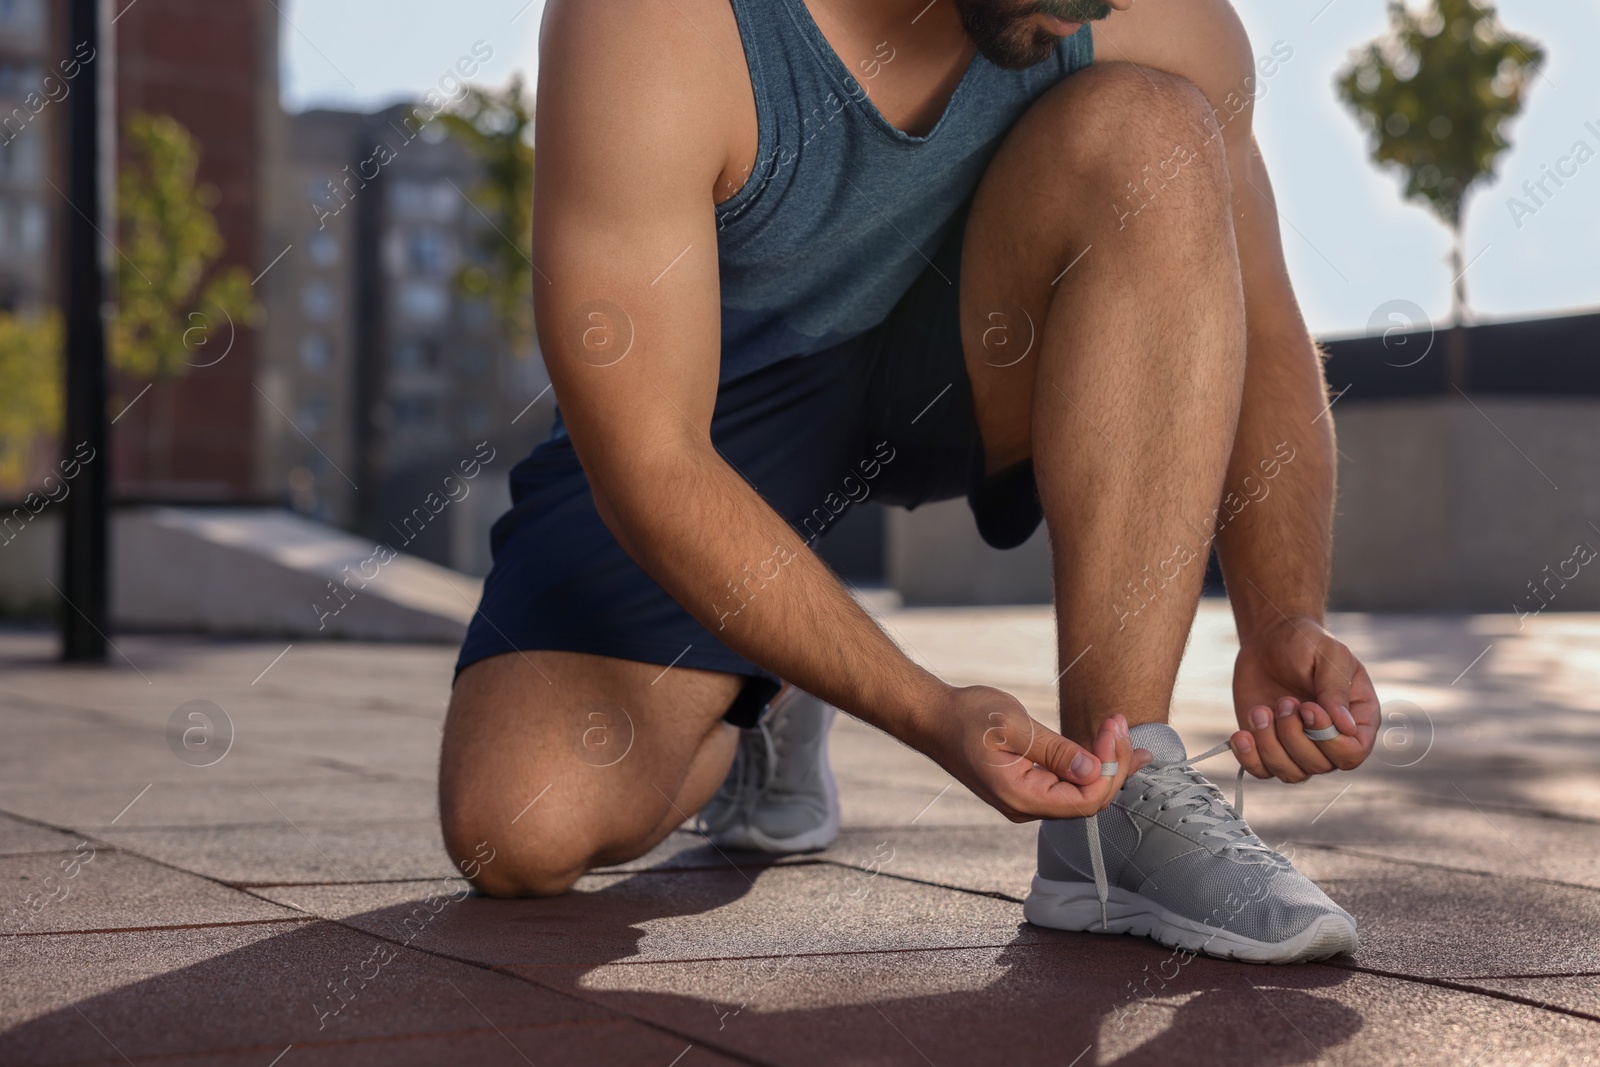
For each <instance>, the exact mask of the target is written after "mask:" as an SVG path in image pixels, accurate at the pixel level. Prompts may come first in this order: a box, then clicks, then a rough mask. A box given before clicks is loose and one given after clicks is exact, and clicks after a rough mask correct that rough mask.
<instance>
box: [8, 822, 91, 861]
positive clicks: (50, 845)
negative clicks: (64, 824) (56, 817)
mask: <svg viewBox="0 0 1600 1067" xmlns="http://www.w3.org/2000/svg"><path fill="white" fill-rule="evenodd" d="M80 840H82V838H79V837H77V836H76V835H74V834H69V833H66V832H64V831H61V830H52V829H48V828H46V827H42V826H36V825H34V824H33V823H29V822H24V821H22V820H21V819H14V818H12V817H10V816H9V815H0V856H12V855H16V854H18V853H23V852H58V851H62V850H66V851H69V852H70V851H71V850H72V849H74V848H76V847H77V845H78V842H79V841H80Z"/></svg>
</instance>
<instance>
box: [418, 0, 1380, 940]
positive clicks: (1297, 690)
mask: <svg viewBox="0 0 1600 1067" xmlns="http://www.w3.org/2000/svg"><path fill="white" fill-rule="evenodd" d="M541 46H542V51H541V65H540V89H539V109H538V128H537V132H538V156H537V167H538V171H537V196H536V201H535V210H534V215H535V219H534V236H535V241H534V248H535V261H536V262H535V266H536V280H535V283H534V284H535V289H536V292H535V296H536V302H537V312H538V317H539V323H540V339H541V343H542V347H543V350H544V357H545V360H546V362H547V364H548V366H549V370H550V376H551V379H552V381H553V382H554V385H555V392H556V396H557V398H558V400H559V405H560V412H561V419H560V422H559V423H558V426H557V429H556V431H555V434H554V436H553V437H552V439H551V440H550V441H549V442H547V443H546V444H544V445H542V446H541V447H539V448H538V449H536V450H535V451H534V453H533V454H532V455H531V456H530V457H529V458H528V459H527V460H525V461H524V462H523V463H522V464H521V465H519V467H518V468H517V470H516V471H515V472H514V473H513V475H512V487H513V498H514V501H515V506H514V507H513V510H512V511H511V512H510V513H509V514H508V515H507V516H505V517H504V518H503V519H502V520H501V521H500V523H499V524H498V525H497V526H496V528H495V531H494V549H495V566H494V570H493V573H492V574H491V575H490V577H489V579H488V582H487V584H486V587H485V592H484V597H483V602H482V604H481V607H480V611H479V614H478V616H477V617H476V618H475V619H474V621H473V624H472V628H471V632H470V634H469V636H468V638H467V641H466V645H465V647H464V648H463V650H462V655H461V661H460V670H459V675H458V680H457V684H456V687H455V693H454V699H453V702H452V705H451V708H450V713H449V719H448V722H447V724H446V730H445V737H444V746H443V755H442V761H441V774H440V778H441V781H440V790H441V810H442V816H443V820H444V831H445V840H446V843H447V845H448V847H449V848H450V851H451V853H452V854H453V855H455V856H457V857H458V858H462V857H470V856H472V855H473V850H474V848H475V847H476V846H477V845H478V844H479V843H480V842H483V841H486V840H487V841H490V842H492V844H493V847H494V849H495V855H496V858H495V860H494V861H493V863H489V864H484V865H483V866H482V868H481V870H480V871H479V873H478V875H477V877H476V879H475V881H476V884H477V885H478V886H479V887H480V888H481V889H483V890H484V891H485V892H488V893H491V894H494V895H501V896H517V895H542V894H553V893H559V892H561V891H563V890H565V889H567V888H568V887H569V886H571V885H572V884H573V882H574V881H575V880H576V879H577V878H578V877H579V876H580V875H581V874H582V873H583V872H584V871H585V870H588V869H590V868H592V867H595V866H599V865H604V864H613V863H617V862H620V861H623V860H627V859H631V858H633V857H636V856H639V855H641V854H643V853H644V852H646V851H648V850H649V849H650V848H651V847H652V846H654V845H655V844H656V843H657V842H659V841H660V840H662V838H664V837H665V836H666V835H667V834H668V833H669V832H670V831H671V830H672V829H673V828H675V827H677V826H679V825H680V824H682V823H683V822H684V821H685V820H686V819H688V818H689V817H690V816H692V815H694V814H695V813H696V812H700V813H701V816H700V819H701V824H702V826H703V828H704V829H705V830H706V832H708V833H709V834H710V835H711V837H712V840H713V841H715V842H717V843H719V844H721V845H724V846H727V845H741V846H746V847H758V848H766V849H768V850H771V851H787V850H800V849H810V848H818V847H822V846H824V845H826V844H827V843H828V842H829V841H831V840H832V838H833V836H834V835H835V834H836V832H837V827H838V809H837V799H836V797H835V794H834V790H833V784H832V776H831V773H830V772H829V771H828V769H827V764H826V744H825V741H826V730H827V725H828V722H829V716H830V715H831V708H834V707H837V708H840V709H843V710H844V711H846V712H848V713H850V714H853V715H855V716H857V717H859V718H861V719H863V720H865V721H866V722H869V723H871V724H873V725H875V726H878V727H880V728H882V729H883V730H886V731H887V732H889V733H890V734H892V735H894V736H895V737H897V738H899V739H900V740H902V741H904V742H906V743H907V744H909V745H911V746H913V747H915V748H916V749H918V750H919V751H921V752H923V753H925V754H926V755H928V756H929V757H930V758H932V759H934V760H935V761H937V762H938V763H939V764H940V765H941V766H942V767H944V768H945V769H946V770H947V771H949V772H950V774H952V775H953V776H954V777H955V778H956V779H957V780H959V781H960V782H961V783H962V784H964V785H966V786H967V787H968V788H969V789H971V790H972V791H973V792H974V793H976V794H977V795H978V796H979V797H981V798H983V799H984V800H985V801H987V802H988V803H990V804H992V805H993V806H994V807H995V808H997V809H998V810H999V811H1001V812H1002V813H1004V814H1005V815H1007V816H1008V817H1009V818H1011V819H1013V820H1017V821H1024V820H1032V819H1042V820H1044V822H1043V823H1042V824H1041V831H1040V837H1039V877H1038V878H1037V879H1035V882H1034V886H1033V891H1032V893H1031V894H1030V896H1029V899H1028V903H1027V907H1026V909H1025V914H1026V915H1027V917H1028V918H1029V919H1030V920H1031V921H1033V922H1035V923H1038V924H1041V925H1046V926H1055V927H1061V928H1065V929H1076V930H1096V931H1108V932H1113V933H1115V932H1132V933H1137V934H1148V935H1150V936H1153V937H1156V938H1157V939H1159V940H1161V941H1163V942H1165V943H1167V944H1172V945H1182V946H1184V947H1185V948H1188V949H1190V950H1195V951H1206V952H1210V953H1212V954H1215V955H1222V956H1236V957H1239V958H1245V959H1253V960H1269V961H1277V962H1288V961H1293V960H1300V959H1313V958H1319V957H1322V956H1327V955H1331V954H1333V953H1336V952H1341V951H1348V950H1351V949H1353V948H1354V947H1355V944H1356V929H1355V923H1354V921H1353V920H1352V919H1351V918H1350V916H1349V915H1347V914H1346V913H1345V912H1344V911H1342V910H1341V909H1339V908H1338V907H1337V906H1336V905H1335V904H1334V903H1333V902H1332V901H1331V900H1329V899H1328V898H1327V897H1326V896H1325V895H1323V893H1322V892H1321V891H1320V890H1319V889H1317V888H1316V887H1315V886H1314V885H1313V884H1312V883H1311V882H1310V881H1308V880H1307V879H1305V878H1304V877H1303V876H1301V875H1299V874H1298V873H1297V872H1295V871H1294V870H1293V868H1292V867H1290V866H1289V865H1288V863H1287V861H1285V860H1283V859H1282V858H1281V857H1280V856H1278V855H1277V854H1276V853H1275V852H1273V851H1272V850H1270V849H1268V848H1267V847H1266V846H1265V845H1263V844H1262V843H1261V842H1260V840H1259V839H1258V838H1257V837H1256V836H1255V835H1254V834H1252V833H1251V832H1250V830H1249V827H1248V826H1247V825H1246V824H1245V823H1244V821H1243V819H1242V818H1240V817H1239V816H1238V813H1237V811H1236V810H1235V809H1234V808H1232V807H1230V806H1229V805H1228V803H1227V802H1226V801H1225V800H1224V798H1223V797H1222V796H1221V794H1220V793H1219V792H1218V791H1217V789H1216V787H1215V786H1213V785H1212V784H1211V783H1209V782H1208V781H1206V780H1205V779H1204V778H1202V777H1201V776H1200V775H1199V774H1198V773H1197V772H1196V771H1194V770H1193V769H1192V768H1191V766H1190V765H1191V763H1192V762H1194V761H1191V760H1188V759H1186V754H1185V752H1184V748H1183V744H1182V742H1181V741H1180V740H1179V738H1178V735H1177V734H1176V732H1174V731H1173V730H1172V729H1171V728H1170V727H1169V726H1167V725H1166V718H1167V713H1168V705H1169V703H1170V701H1171V697H1172V688H1173V682H1174V678H1175V675H1176V671H1177V668H1178V663H1179V659H1180V657H1181V654H1182V651H1183V648H1184V644H1185V641H1186V638H1187V633H1188V629H1189V627H1190V625H1191V623H1192V621H1193V616H1194V612H1195V608H1196V603H1197V600H1198V597H1199V592H1200V588H1201V585H1202V578H1203V571H1204V569H1205V561H1206V558H1207V556H1208V553H1209V549H1210V546H1211V543H1212V540H1213V536H1214V535H1215V538H1216V547H1217V551H1218V553H1219V556H1220V559H1221V562H1222V567H1223V572H1224V576H1225V579H1226V581H1227V585H1228V590H1229V594H1230V597H1231V600H1232V605H1233V609H1234V613H1235V616H1236V619H1237V623H1238V630H1239V636H1240V641H1241V651H1240V654H1239V659H1238V663H1237V666H1236V670H1235V677H1234V697H1235V701H1236V704H1237V708H1238V713H1239V719H1240V726H1241V729H1240V730H1239V732H1237V733H1235V734H1234V735H1233V737H1232V739H1231V741H1230V742H1229V747H1230V748H1231V750H1232V753H1233V755H1234V756H1235V757H1236V758H1237V760H1238V761H1239V763H1240V765H1241V766H1242V768H1243V769H1244V770H1248V771H1249V772H1251V773H1252V774H1253V775H1255V776H1256V777H1260V778H1265V777H1276V778H1279V779H1281V780H1284V781H1289V782H1298V781H1303V780H1305V779H1306V778H1308V777H1310V776H1311V775H1314V774H1321V773H1326V772H1329V771H1333V770H1335V769H1350V768H1353V767H1355V766H1357V765H1358V764H1360V763H1361V762H1362V760H1363V759H1364V758H1365V757H1366V755H1367V754H1368V752H1369V751H1370V750H1371V747H1372V744H1373V740H1374V737H1375V734H1376V730H1377V726H1378V715H1379V712H1378V703H1377V699H1376V697H1375V695H1374V692H1373V689H1372V685H1371V682H1370V681H1369V680H1368V678H1367V675H1366V672H1365V670H1364V669H1363V668H1362V666H1361V665H1360V663H1358V662H1357V661H1356V659H1355V657H1354V656H1352V655H1351V653H1350V651H1349V650H1348V649H1347V648H1346V647H1345V646H1344V645H1343V644H1341V643H1340V642H1339V641H1338V640H1336V639H1335V638H1334V637H1333V636H1332V635H1330V634H1329V633H1328V632H1327V630H1326V629H1325V628H1324V626H1323V621H1324V620H1323V608H1324V601H1325V598H1326V592H1327V574H1328V567H1329V553H1330V548H1329V539H1330V523H1331V509H1332V497H1333V470H1334V468H1333V440H1332V426H1331V418H1330V416H1329V414H1328V405H1327V397H1326V395H1325V386H1324V383H1323V378H1322V374H1321V367H1320V363H1319V361H1318V358H1317V353H1316V350H1315V348H1314V346H1313V344H1312V343H1311V341H1310V340H1309V339H1308V337H1307V333H1306V329H1305V326H1304V324H1303V323H1302V321H1301V317H1300V314H1299V311H1298V308H1297V306H1296V304H1295V300H1294V296H1293V293H1292V292H1291V289H1290V284H1289V279H1288V277H1287V273H1286V271H1285V267H1284V262H1283V253H1282V247H1281V243H1280V239H1279V233H1278V225H1277V215H1276V211H1275V208H1274V205H1273V199H1272V190H1271V187H1270V185H1269V183H1268V179H1267V175H1266V172H1265V169H1264V167H1263V164H1262V160H1261V157H1260V155H1259V154H1258V152H1257V151H1256V149H1255V145H1254V142H1253V139H1252V134H1251V105H1252V100H1253V96H1254V92H1255V86H1256V81H1257V78H1258V77H1259V76H1260V74H1259V72H1258V70H1257V62H1258V61H1257V59H1256V58H1255V57H1254V56H1253V55H1252V52H1251V49H1250V45H1249V42H1248V41H1247V40H1246V38H1245V35H1244V32H1243V30H1242V28H1241V26H1240V24H1239V21H1238V19H1237V17H1236V16H1235V14H1234V12H1233V11H1232V9H1231V8H1230V6H1229V5H1228V4H1227V3H1226V0H1143V2H1141V3H1140V4H1139V5H1138V6H1137V8H1135V5H1134V0H1112V2H1111V3H1109V4H1100V3H1097V2H1092V0H931V2H930V0H607V2H605V3H583V2H580V0H552V2H551V4H550V6H549V8H548V10H547V13H546V17H545V25H544V27H543V31H542V42H541ZM1270 58H1271V57H1266V58H1264V59H1263V60H1262V61H1261V62H1262V63H1263V64H1266V63H1268V62H1270ZM960 496H965V497H966V498H967V499H968V501H969V503H970V505H971V507H972V510H973V513H974V518H975V521H976V523H977V525H978V529H979V531H980V533H981V534H982V535H983V537H984V538H985V539H986V540H987V541H989V542H990V543H991V544H994V545H997V546H1000V547H1011V546H1014V545H1017V544H1020V543H1021V542H1022V541H1023V540H1025V539H1026V538H1027V537H1028V536H1029V535H1030V534H1031V533H1032V532H1033V531H1034V529H1035V528H1036V527H1037V526H1038V524H1039V523H1040V521H1041V519H1042V520H1043V521H1044V522H1045V523H1046V524H1047V526H1048V531H1049V536H1050V543H1051V549H1052V553H1053V561H1054V571H1055V585H1056V609H1057V616H1058V625H1059V634H1060V645H1059V653H1060V662H1061V665H1062V667H1064V668H1065V667H1068V666H1069V665H1070V670H1067V671H1066V673H1065V674H1064V675H1063V676H1062V681H1061V692H1060V701H1061V724H1062V731H1061V733H1060V734H1057V733H1056V732H1054V731H1052V730H1050V729H1049V728H1047V727H1046V726H1044V725H1043V724H1041V723H1038V722H1036V721H1034V720H1032V719H1031V718H1029V716H1028V715H1027V713H1026V712H1025V711H1024V710H1023V708H1022V706H1021V705H1020V704H1019V703H1018V702H1017V701H1016V700H1014V699H1013V698H1011V697H1010V696H1008V695H1007V694H1005V693H1002V692H999V691H996V690H994V689H990V688H986V687H981V686H978V687H970V688H962V689H958V688H953V687H951V686H948V685H946V684H944V683H943V682H941V681H940V680H939V679H937V678H935V677H933V676H932V675H930V674H929V673H927V672H926V671H924V670H922V669H921V668H919V667H917V666H916V665H915V664H913V663H912V662H911V661H910V660H909V659H907V658H906V656H905V655H903V654H902V653H901V651H900V650H899V649H898V648H897V647H896V646H895V644H894V643H893V642H892V641H891V640H889V638H888V637H887V636H886V635H885V634H884V633H883V632H882V630H880V629H879V627H878V626H877V625H875V624H874V623H873V621H872V620H871V619H870V618H869V617H868V616H867V615H866V614H865V613H864V612H863V611H862V609H861V608H860V607H858V606H857V604H856V602H855V601H854V600H853V599H852V598H851V596H850V595H849V594H848V593H847V592H846V591H845V590H844V589H843V588H842V587H841V585H840V583H839V582H838V580H837V579H836V578H835V577H834V576H833V574H832V573H831V572H830V571H829V570H828V569H827V567H826V566H825V565H824V564H823V563H821V562H820V561H819V560H818V558H817V557H816V556H815V555H813V553H812V552H811V549H810V543H811V541H812V540H814V538H815V537H816V536H817V535H819V534H822V533H825V532H826V528H827V527H828V526H829V525H831V523H832V521H834V515H835V512H837V511H839V510H841V508H840V504H841V502H842V501H844V500H845V499H847V498H848V499H855V500H859V499H864V498H867V497H870V498H872V499H875V500H879V501H881V502H884V503H892V504H899V505H903V506H915V505H917V504H920V503H923V502H926V501H929V500H938V499H947V498H951V497H960ZM780 679H781V680H782V682H780V681H779V680H780ZM785 684H786V687H785V688H783V689H782V692H781V693H780V685H785ZM775 697H776V699H774V698H775ZM736 726H738V727H743V729H742V730H741V729H736ZM736 756H737V758H736ZM719 784H720V786H721V788H720V790H719ZM702 809H704V810H702Z"/></svg>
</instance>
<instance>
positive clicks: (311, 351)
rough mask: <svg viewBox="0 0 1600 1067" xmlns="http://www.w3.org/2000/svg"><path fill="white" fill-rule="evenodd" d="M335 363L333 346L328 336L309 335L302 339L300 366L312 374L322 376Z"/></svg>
mask: <svg viewBox="0 0 1600 1067" xmlns="http://www.w3.org/2000/svg"><path fill="white" fill-rule="evenodd" d="M332 362H333V346H332V345H331V344H329V343H328V338H327V335H326V334H320V333H308V334H306V335H305V336H304V337H303V338H301V339H300V365H301V366H302V367H304V368H305V369H306V370H307V371H309V372H310V373H312V374H321V373H323V372H324V371H326V370H327V369H328V366H329V364H331V363H332Z"/></svg>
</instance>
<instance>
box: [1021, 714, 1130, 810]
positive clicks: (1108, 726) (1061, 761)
mask: <svg viewBox="0 0 1600 1067" xmlns="http://www.w3.org/2000/svg"><path fill="white" fill-rule="evenodd" d="M1039 730H1040V738H1039V740H1040V744H1039V746H1038V751H1037V753H1036V754H1034V755H1033V756H1032V758H1033V760H1034V764H1035V765H1034V766H1033V767H1031V768H1030V769H1029V771H1028V773H1027V774H1025V775H1024V776H1023V778H1022V781H1021V782H1019V785H1020V786H1021V787H1022V788H1023V790H1024V792H1025V794H1026V797H1025V799H1023V800H1021V801H1020V802H1019V804H1018V806H1019V807H1021V808H1022V809H1023V810H1026V811H1028V812H1029V813H1030V814H1033V815H1037V816H1042V817H1044V818H1051V819H1067V818H1082V817H1083V816H1086V815H1092V814H1094V813H1095V812H1097V811H1100V810H1101V809H1103V808H1104V807H1105V806H1106V805H1107V804H1110V803H1111V798H1112V797H1114V796H1116V795H1117V791H1118V790H1119V789H1121V788H1122V783H1123V782H1125V781H1126V780H1127V777H1128V775H1129V774H1131V773H1132V768H1133V765H1134V759H1133V743H1132V738H1131V737H1129V736H1128V728H1127V724H1126V721H1122V720H1119V719H1118V718H1117V717H1113V718H1110V719H1107V720H1106V721H1104V722H1102V723H1101V724H1100V729H1099V731H1098V732H1097V733H1096V734H1095V740H1094V745H1093V747H1092V748H1089V749H1084V748H1082V747H1081V746H1079V745H1076V744H1074V743H1073V742H1071V741H1068V740H1067V739H1066V738H1064V737H1062V736H1061V735H1060V734H1057V733H1056V732H1055V731H1053V730H1046V729H1045V728H1044V727H1042V726H1041V727H1040V728H1039ZM1111 764H1116V767H1115V768H1114V769H1113V768H1112V767H1111V766H1110V765H1111ZM1086 770H1087V771H1088V773H1087V775H1084V773H1083V772H1084V771H1086ZM1106 771H1111V772H1112V773H1110V774H1106V773H1105V772H1106ZM1085 776H1086V777H1087V778H1088V781H1087V782H1085V781H1082V780H1081V779H1082V778H1083V777H1085Z"/></svg>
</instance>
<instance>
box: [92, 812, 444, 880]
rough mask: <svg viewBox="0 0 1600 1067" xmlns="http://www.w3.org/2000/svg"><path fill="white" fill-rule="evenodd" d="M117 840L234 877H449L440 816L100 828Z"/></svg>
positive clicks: (116, 842) (191, 866) (222, 876)
mask: <svg viewBox="0 0 1600 1067" xmlns="http://www.w3.org/2000/svg"><path fill="white" fill-rule="evenodd" d="M96 835H97V837H99V838H100V839H103V840H105V841H107V842H109V843H111V844H113V845H116V846H117V847H119V848H123V849H127V850H128V851H131V852H137V853H139V854H141V855H145V856H149V857H151V858H152V859H158V860H160V861H162V862H163V863H170V864H172V865H173V866H176V867H181V868H183V869H184V870H187V871H194V872H195V873H197V874H203V875H205V876H206V877H208V878H214V879H216V880H218V881H220V882H228V883H230V884H234V885H258V884H278V883H284V882H293V883H301V882H362V881H373V880H382V879H389V880H393V879H404V878H438V877H448V876H449V875H450V874H451V873H453V872H454V871H455V867H454V865H453V864H452V863H451V862H450V857H449V855H448V854H446V852H445V850H444V838H443V836H442V834H441V832H440V829H439V823H438V820H437V819H433V818H419V819H401V820H391V821H378V820H369V821H366V822H355V821H351V822H333V821H323V822H320V823H317V822H300V821H298V820H296V821H295V822H294V823H292V824H291V823H290V822H287V821H281V822H277V823H271V824H266V825H262V824H252V825H246V826H226V825H224V826H205V827H194V828H176V829H138V828H130V829H126V830H124V829H122V828H120V827H116V828H112V829H106V830H97V831H96Z"/></svg>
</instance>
